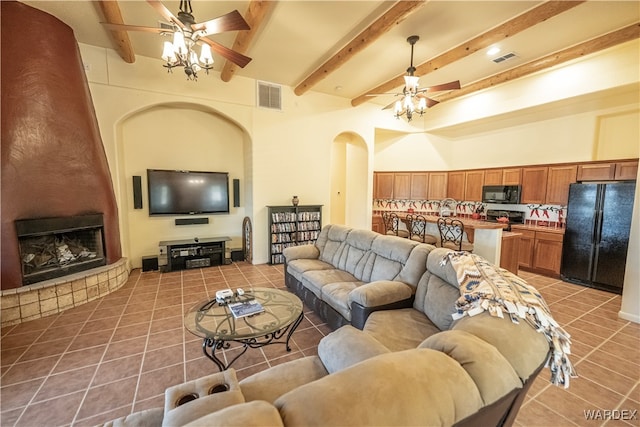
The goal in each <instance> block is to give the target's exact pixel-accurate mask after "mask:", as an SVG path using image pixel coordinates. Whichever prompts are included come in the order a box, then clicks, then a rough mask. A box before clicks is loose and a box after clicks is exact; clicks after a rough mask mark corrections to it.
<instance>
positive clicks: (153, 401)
mask: <svg viewBox="0 0 640 427" xmlns="http://www.w3.org/2000/svg"><path fill="white" fill-rule="evenodd" d="M153 408H164V393H161V394H158V395H155V396H153V397H150V398H147V399H144V400H136V402H135V403H134V404H133V411H134V412H138V411H144V410H145V409H153Z"/></svg>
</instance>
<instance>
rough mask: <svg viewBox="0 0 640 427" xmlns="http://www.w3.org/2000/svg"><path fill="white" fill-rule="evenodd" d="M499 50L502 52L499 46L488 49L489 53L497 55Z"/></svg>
mask: <svg viewBox="0 0 640 427" xmlns="http://www.w3.org/2000/svg"><path fill="white" fill-rule="evenodd" d="M498 52H500V48H499V47H497V46H493V47H491V48H489V50H487V55H495V54H496V53H498Z"/></svg>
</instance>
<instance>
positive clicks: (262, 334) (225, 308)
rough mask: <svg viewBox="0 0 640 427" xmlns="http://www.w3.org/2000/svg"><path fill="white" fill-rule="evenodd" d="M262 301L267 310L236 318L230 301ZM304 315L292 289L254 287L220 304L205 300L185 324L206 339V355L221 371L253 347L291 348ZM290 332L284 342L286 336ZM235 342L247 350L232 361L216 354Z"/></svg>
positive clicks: (190, 310) (196, 306) (188, 315)
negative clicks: (277, 346) (294, 333)
mask: <svg viewBox="0 0 640 427" xmlns="http://www.w3.org/2000/svg"><path fill="white" fill-rule="evenodd" d="M252 300H255V301H257V302H259V303H260V304H261V305H262V307H263V308H264V311H262V312H260V313H257V314H253V315H250V316H247V317H240V318H236V317H235V316H234V315H233V313H232V312H231V310H230V308H229V304H233V303H238V302H240V303H243V302H246V303H248V302H249V301H252ZM303 318H304V315H303V313H302V301H301V300H300V298H298V297H297V296H296V295H294V294H292V293H291V292H287V291H282V290H279V289H274V288H251V289H248V290H246V291H245V293H244V295H240V296H239V295H236V294H234V296H233V297H232V298H231V299H230V300H228V301H226V302H225V303H219V302H217V301H216V300H215V299H214V300H210V301H201V302H198V303H197V304H195V305H194V306H193V307H191V308H190V309H189V310H188V311H187V314H186V315H185V317H184V326H185V328H187V330H188V331H189V332H191V333H192V334H194V335H196V336H198V337H201V338H203V342H202V350H203V352H204V354H205V355H206V356H207V357H208V358H209V359H211V360H213V362H214V363H215V364H216V365H217V366H218V369H220V371H224V370H226V369H229V367H230V366H231V365H232V364H233V362H235V361H236V360H237V359H238V358H239V357H240V356H242V355H243V354H244V353H245V352H246V351H247V350H248V349H249V348H259V347H264V346H266V345H270V344H285V345H286V349H287V351H291V347H290V346H289V340H290V339H291V335H292V334H293V332H294V331H295V330H296V328H297V327H298V325H299V324H300V322H302V319H303ZM285 335H286V339H285V340H284V341H282V340H281V338H282V337H284V336H285ZM231 342H237V343H240V344H242V345H243V347H244V348H243V350H242V351H241V352H240V353H239V354H237V355H236V356H235V357H234V358H233V359H232V360H231V361H230V362H229V363H226V364H225V362H224V360H223V358H220V357H218V356H217V355H216V350H221V349H226V348H229V346H230V343H231Z"/></svg>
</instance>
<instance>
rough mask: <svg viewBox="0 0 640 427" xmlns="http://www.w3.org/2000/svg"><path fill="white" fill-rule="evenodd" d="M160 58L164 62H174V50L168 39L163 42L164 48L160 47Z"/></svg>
mask: <svg viewBox="0 0 640 427" xmlns="http://www.w3.org/2000/svg"><path fill="white" fill-rule="evenodd" d="M162 59H163V60H164V61H166V62H176V60H177V58H176V52H175V50H174V49H173V43H171V42H170V41H165V42H164V48H163V49H162Z"/></svg>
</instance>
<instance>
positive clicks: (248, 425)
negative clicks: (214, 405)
mask: <svg viewBox="0 0 640 427" xmlns="http://www.w3.org/2000/svg"><path fill="white" fill-rule="evenodd" d="M203 426H206V427H229V426H237V427H283V426H284V424H283V423H282V418H280V413H279V412H278V410H277V409H276V407H275V406H273V405H272V404H270V403H268V402H265V401H262V400H256V401H253V402H247V403H242V404H239V405H233V406H230V407H228V408H224V409H222V410H220V411H217V412H213V413H210V414H208V415H206V416H203V417H201V418H198V419H197V420H195V421H193V422H191V423H189V424H185V425H184V427H203Z"/></svg>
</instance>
